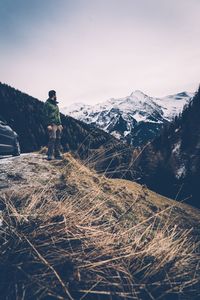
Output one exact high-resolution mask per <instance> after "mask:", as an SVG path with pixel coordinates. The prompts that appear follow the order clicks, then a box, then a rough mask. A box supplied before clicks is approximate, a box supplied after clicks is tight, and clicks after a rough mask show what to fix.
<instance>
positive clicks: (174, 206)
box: [0, 154, 200, 299]
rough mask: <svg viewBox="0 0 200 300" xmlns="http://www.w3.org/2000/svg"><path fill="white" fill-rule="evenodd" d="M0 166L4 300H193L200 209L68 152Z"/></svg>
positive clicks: (0, 263) (0, 260)
mask: <svg viewBox="0 0 200 300" xmlns="http://www.w3.org/2000/svg"><path fill="white" fill-rule="evenodd" d="M0 164H1V170H2V172H1V175H2V176H1V181H2V182H0V183H1V185H2V187H3V188H2V193H1V196H0V200H1V201H0V204H1V209H2V210H3V212H2V220H3V226H2V227H0V248H1V252H2V255H1V258H0V266H1V268H0V282H1V284H0V293H1V295H2V297H3V299H5V298H6V297H7V299H16V298H19V299H29V298H30V297H32V298H34V299H37V298H41V299H49V298H50V297H51V298H52V299H80V298H81V297H82V299H121V298H123V299H158V298H159V297H160V299H168V298H169V299H172V298H171V297H173V299H175V297H176V295H177V294H178V295H179V296H177V299H185V297H190V298H191V297H192V299H195V298H196V299H198V296H199V295H200V291H199V265H198V260H199V254H198V253H199V252H198V242H199V241H198V239H199V228H200V213H199V211H198V210H196V209H194V208H192V207H190V206H188V205H186V204H182V203H178V202H176V201H172V200H169V199H167V198H165V197H162V196H160V195H158V194H156V193H154V192H151V191H150V190H148V189H147V188H146V187H144V186H140V185H139V184H136V183H133V182H129V181H126V180H123V179H107V178H106V177H104V176H103V175H101V176H100V175H97V174H96V173H95V172H94V171H92V170H90V169H89V168H87V166H86V165H84V164H83V163H81V162H80V161H78V160H75V159H74V158H73V157H72V156H71V155H70V154H66V155H65V158H64V160H63V161H54V162H51V163H49V162H47V161H46V160H44V159H43V157H42V155H39V154H31V155H25V156H22V157H21V158H14V159H10V160H9V159H8V161H7V162H6V163H4V164H3V163H2V162H0ZM5 183H6V184H5ZM178 297H179V298H178Z"/></svg>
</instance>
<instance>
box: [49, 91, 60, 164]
mask: <svg viewBox="0 0 200 300" xmlns="http://www.w3.org/2000/svg"><path fill="white" fill-rule="evenodd" d="M44 113H45V118H46V125H47V130H48V134H49V143H48V152H47V159H48V160H52V159H53V158H54V157H55V158H56V159H61V158H62V155H61V151H60V148H61V143H60V140H61V134H62V129H63V127H62V125H61V119H60V112H59V108H58V102H57V98H56V91H54V90H51V91H49V98H48V99H47V101H46V102H45V105H44Z"/></svg>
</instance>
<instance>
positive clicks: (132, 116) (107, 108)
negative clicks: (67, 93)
mask: <svg viewBox="0 0 200 300" xmlns="http://www.w3.org/2000/svg"><path fill="white" fill-rule="evenodd" d="M192 97H193V94H192V93H188V92H182V93H178V94H176V95H170V96H167V97H164V98H153V97H149V96H147V95H146V94H144V93H143V92H141V91H138V90H136V91H135V92H133V93H132V94H131V95H130V96H128V97H125V98H119V99H114V98H111V99H109V100H107V101H106V102H103V103H99V104H96V105H86V104H83V103H75V104H73V105H71V106H69V107H65V108H63V109H61V111H62V112H63V113H64V114H67V115H70V116H72V117H74V118H75V119H78V120H81V121H83V122H86V123H89V124H92V125H95V126H97V127H99V128H101V129H103V130H104V131H106V132H108V133H110V134H112V135H114V136H115V137H116V138H118V139H120V140H123V141H126V142H128V143H129V144H131V145H134V146H142V145H144V144H145V143H147V142H148V141H149V140H151V139H153V138H155V136H156V135H157V134H158V133H159V132H160V130H161V128H162V126H163V124H164V123H166V122H170V121H171V120H172V119H173V118H174V117H175V116H176V115H178V114H179V113H180V112H181V111H182V109H183V107H184V105H185V104H186V103H188V102H189V100H190V99H191V98H192Z"/></svg>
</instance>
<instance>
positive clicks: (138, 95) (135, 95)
mask: <svg viewBox="0 0 200 300" xmlns="http://www.w3.org/2000/svg"><path fill="white" fill-rule="evenodd" d="M130 97H131V98H138V99H145V98H147V97H148V96H147V95H146V94H145V93H143V92H142V91H140V90H135V91H134V92H132V93H131V95H130Z"/></svg>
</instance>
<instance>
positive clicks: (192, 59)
mask: <svg viewBox="0 0 200 300" xmlns="http://www.w3.org/2000/svg"><path fill="white" fill-rule="evenodd" d="M199 15H200V0H0V81H1V82H3V83H7V84H9V85H11V86H13V87H15V88H18V89H20V90H22V91H24V92H27V93H29V94H30V95H32V96H35V97H37V98H39V99H41V100H45V99H46V98H47V92H48V90H50V89H55V90H56V91H57V95H58V99H59V100H60V106H65V105H68V104H71V103H74V102H85V103H96V102H100V101H104V100H107V99H108V98H111V97H116V98H117V97H123V96H127V95H129V94H130V93H131V92H132V91H133V90H138V89H140V90H142V91H143V92H145V93H147V94H149V95H151V96H165V95H168V94H172V93H177V92H180V91H184V90H187V91H191V92H194V91H195V90H196V89H197V87H198V85H199V82H200V80H199V79H200V18H199Z"/></svg>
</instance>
